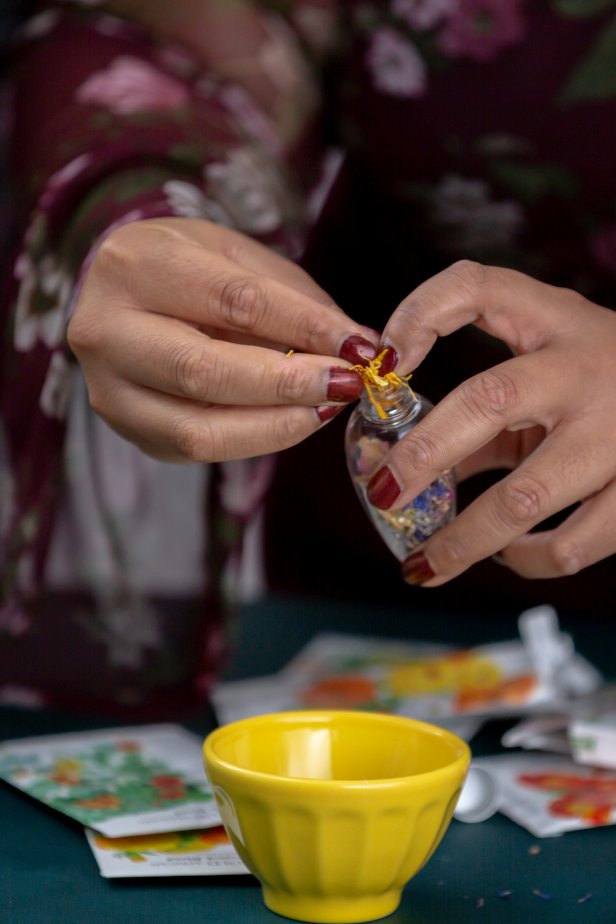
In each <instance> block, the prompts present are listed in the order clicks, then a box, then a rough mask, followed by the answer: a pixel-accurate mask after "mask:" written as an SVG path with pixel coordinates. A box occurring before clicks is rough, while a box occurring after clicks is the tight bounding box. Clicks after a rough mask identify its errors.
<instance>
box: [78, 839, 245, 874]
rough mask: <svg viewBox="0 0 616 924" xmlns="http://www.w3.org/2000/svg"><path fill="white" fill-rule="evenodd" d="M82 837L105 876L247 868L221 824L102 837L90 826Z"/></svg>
mask: <svg viewBox="0 0 616 924" xmlns="http://www.w3.org/2000/svg"><path fill="white" fill-rule="evenodd" d="M86 837H87V839H88V843H89V845H90V847H91V848H92V853H93V854H94V858H95V860H96V862H97V864H98V868H99V870H100V873H101V876H104V877H105V878H106V879H116V878H123V879H126V878H133V877H143V876H148V877H150V876H234V875H241V874H244V873H247V872H248V870H247V869H246V867H245V866H244V864H243V863H242V861H241V860H240V858H239V857H238V855H237V853H236V851H235V848H234V847H233V846H232V844H231V841H230V840H229V838H228V837H227V834H226V832H225V829H224V828H223V827H216V828H207V829H203V828H202V829H200V830H197V831H170V832H168V833H166V834H140V835H137V836H136V837H105V836H104V835H102V834H99V833H98V832H97V831H93V830H92V829H91V828H90V829H87V830H86Z"/></svg>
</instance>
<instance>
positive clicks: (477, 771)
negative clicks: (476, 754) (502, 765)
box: [453, 764, 501, 823]
mask: <svg viewBox="0 0 616 924" xmlns="http://www.w3.org/2000/svg"><path fill="white" fill-rule="evenodd" d="M500 801H501V800H500V791H499V787H498V784H497V783H496V780H495V779H494V777H493V776H491V775H490V774H489V773H488V771H487V770H484V769H483V768H482V767H476V766H475V765H474V764H471V766H470V768H469V771H468V774H467V777H466V781H465V783H464V786H463V787H462V792H461V793H460V798H459V799H458V804H457V805H456V810H455V812H454V813H453V817H454V818H457V820H458V821H465V822H468V823H474V822H477V821H485V820H486V819H487V818H490V817H491V816H492V815H494V813H495V812H497V811H498V809H499V806H500Z"/></svg>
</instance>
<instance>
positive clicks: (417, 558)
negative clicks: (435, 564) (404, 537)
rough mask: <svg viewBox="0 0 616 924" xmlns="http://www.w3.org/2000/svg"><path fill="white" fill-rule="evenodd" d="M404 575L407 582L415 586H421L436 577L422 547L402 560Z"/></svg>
mask: <svg viewBox="0 0 616 924" xmlns="http://www.w3.org/2000/svg"><path fill="white" fill-rule="evenodd" d="M402 577H403V578H404V580H405V581H406V583H407V584H413V586H415V587H419V586H421V585H422V584H425V583H426V581H429V580H430V578H433V577H435V573H434V571H433V570H432V567H431V565H430V562H429V561H428V559H427V558H426V556H425V554H424V553H423V552H422V551H421V549H418V550H417V551H416V552H413V554H412V555H409V557H408V558H406V559H405V560H404V561H403V562H402Z"/></svg>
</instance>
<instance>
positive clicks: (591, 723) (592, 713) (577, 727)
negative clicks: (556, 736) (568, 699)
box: [567, 684, 616, 770]
mask: <svg viewBox="0 0 616 924" xmlns="http://www.w3.org/2000/svg"><path fill="white" fill-rule="evenodd" d="M567 733H568V739H569V745H570V747H571V751H572V753H573V756H574V758H575V760H576V761H577V762H578V763H581V764H590V765H591V766H594V767H608V768H612V769H614V770H616V684H609V685H608V686H606V687H605V688H604V690H603V691H602V693H601V695H599V696H596V697H594V698H593V699H591V700H590V701H588V702H586V703H584V704H583V705H582V706H580V707H578V708H577V709H576V711H575V713H574V715H573V716H571V717H570V720H569V723H568V726H567Z"/></svg>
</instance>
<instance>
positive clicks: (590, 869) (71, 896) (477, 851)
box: [0, 600, 616, 924]
mask: <svg viewBox="0 0 616 924" xmlns="http://www.w3.org/2000/svg"><path fill="white" fill-rule="evenodd" d="M561 622H562V624H563V627H564V628H565V629H566V630H567V631H571V632H572V633H573V635H574V638H575V640H576V643H577V646H578V648H579V649H580V650H581V651H582V652H583V653H584V654H586V655H587V656H588V657H590V658H591V659H592V660H593V661H594V662H595V663H596V664H597V666H599V667H600V668H601V669H602V670H604V671H605V672H606V674H607V675H608V676H611V677H613V676H616V645H615V641H616V621H614V618H613V617H612V620H611V621H610V620H608V619H607V618H606V617H601V616H600V615H599V614H597V618H596V620H591V621H589V620H588V617H585V619H584V621H581V620H580V621H578V620H576V618H575V614H564V615H562V616H561ZM325 629H329V630H337V631H348V632H363V633H369V634H380V635H386V636H396V637H407V638H426V639H435V640H443V641H445V640H446V641H451V642H461V643H464V644H468V643H473V642H486V641H490V640H498V639H504V638H511V637H512V636H513V635H515V631H516V627H515V620H514V619H513V618H510V617H507V618H506V619H499V618H498V616H497V615H495V617H494V621H493V622H492V621H491V622H489V623H488V622H486V620H485V619H484V620H483V622H482V624H478V623H476V622H471V621H469V620H468V619H466V620H465V621H463V622H461V621H460V620H458V619H456V618H455V617H454V616H453V615H452V614H434V613H432V614H425V615H424V616H423V617H422V616H421V615H420V614H418V613H417V612H414V613H410V612H405V611H401V610H386V611H381V610H375V609H374V608H369V609H361V608H358V607H356V606H341V605H339V604H333V603H331V604H328V603H324V602H322V601H319V602H314V603H308V602H305V601H303V602H302V601H293V600H289V601H274V602H269V603H267V604H265V603H264V604H259V605H253V606H250V607H246V609H245V611H244V613H243V617H242V622H241V625H240V627H239V639H238V647H237V650H236V655H235V659H234V663H233V665H232V666H231V669H230V672H229V673H230V676H248V675H251V674H260V673H266V672H271V671H274V670H277V669H278V668H279V667H281V666H282V664H283V663H284V662H285V661H286V660H287V659H288V658H289V657H290V656H291V655H292V654H294V653H295V652H296V651H297V650H298V648H299V647H300V646H301V645H302V644H303V643H304V642H305V641H306V640H307V639H308V638H310V637H311V636H312V635H313V634H314V633H315V632H317V631H322V630H325ZM111 724H114V723H111V722H109V721H105V720H104V719H100V720H97V722H93V721H92V720H91V719H88V718H84V717H75V716H72V717H70V716H63V715H57V714H42V713H36V712H28V711H23V710H19V709H11V708H3V709H0V739H6V738H11V737H18V736H28V735H35V734H47V733H53V732H62V731H70V730H75V729H81V728H91V727H95V726H99V727H106V726H109V725H111ZM116 724H117V723H116ZM187 724H188V725H189V726H190V727H191V728H192V729H193V730H194V731H197V732H199V733H203V734H205V733H206V732H207V731H208V730H209V728H211V725H212V721H211V717H210V716H208V715H205V714H204V715H195V716H192V717H191V719H190V721H189V722H188V723H187ZM504 727H505V725H504V724H503V723H492V724H491V725H490V726H488V727H487V728H486V729H485V731H483V732H482V733H481V734H480V736H478V738H477V739H476V741H474V742H473V750H474V751H475V753H476V754H484V753H490V752H493V751H494V750H496V749H498V741H499V738H500V735H501V733H502V731H503V728H504ZM533 845H539V847H540V852H539V853H534V852H532V853H530V854H529V848H531V847H533ZM534 890H537V891H539V892H540V893H541V894H542V895H543V896H550V897H541V896H540V895H537V894H535V891H534ZM504 891H507V892H510V894H509V895H507V896H506V897H500V896H499V893H502V892H504ZM589 895H590V896H591V897H589V898H587V896H589ZM584 898H586V900H585V901H580V899H584ZM281 920H282V919H281V918H279V917H277V916H276V915H274V914H272V913H271V912H269V911H267V910H266V909H265V907H264V906H263V905H262V903H261V899H260V893H259V889H258V886H257V884H256V882H255V881H254V880H253V879H252V878H251V877H249V876H245V877H235V878H233V880H229V879H209V878H203V879H201V878H199V879H195V878H187V879H173V880H170V879H166V880H165V879H162V880H151V879H148V880H143V881H140V880H136V879H135V880H122V881H119V880H115V881H113V880H104V879H102V878H101V877H100V876H99V874H98V870H97V867H96V864H95V862H94V858H93V856H92V855H91V853H90V848H89V847H88V845H87V842H86V840H85V837H84V835H83V832H82V830H81V828H80V826H79V825H76V824H73V823H71V822H70V821H68V820H67V819H66V818H64V817H63V816H60V815H58V814H56V813H54V812H53V811H51V810H48V809H46V808H44V807H43V806H41V805H40V804H39V803H37V802H35V801H33V800H32V799H30V798H28V797H27V796H24V795H22V794H20V793H18V792H17V791H15V790H13V789H12V788H11V787H9V786H7V785H4V784H2V785H1V786H0V924H196V922H203V924H235V922H246V924H274V922H276V921H281ZM387 920H388V921H389V922H391V924H468V922H475V921H477V922H484V924H488V922H489V924H509V922H515V924H529V922H535V921H541V922H542V924H551V922H558V924H569V922H571V924H582V922H584V924H589V922H592V924H616V826H614V827H607V828H602V829H597V830H592V831H579V832H573V833H570V834H567V835H564V836H563V837H560V838H549V839H542V840H537V839H535V838H533V837H532V836H531V835H530V834H528V833H527V832H526V831H524V830H523V829H522V828H520V827H518V826H517V825H515V824H514V823H513V822H511V821H509V820H508V819H506V818H504V817H503V816H500V815H499V816H496V817H494V818H492V819H490V820H489V821H486V822H483V823H481V824H479V825H464V824H461V823H459V822H455V821H454V822H453V823H452V825H451V827H450V829H449V831H448V832H447V834H446V836H445V839H444V841H443V843H442V845H441V846H440V848H439V849H438V851H437V853H436V854H435V856H434V857H433V858H432V859H431V861H430V863H429V864H428V866H427V867H426V868H425V869H424V870H423V871H422V872H421V873H420V874H419V875H418V876H416V877H415V879H413V881H412V882H411V883H410V884H409V886H408V887H407V889H406V890H405V893H404V898H403V901H402V905H401V907H400V909H399V910H398V911H397V912H396V914H394V915H392V916H391V917H389V918H388V919H387Z"/></svg>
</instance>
